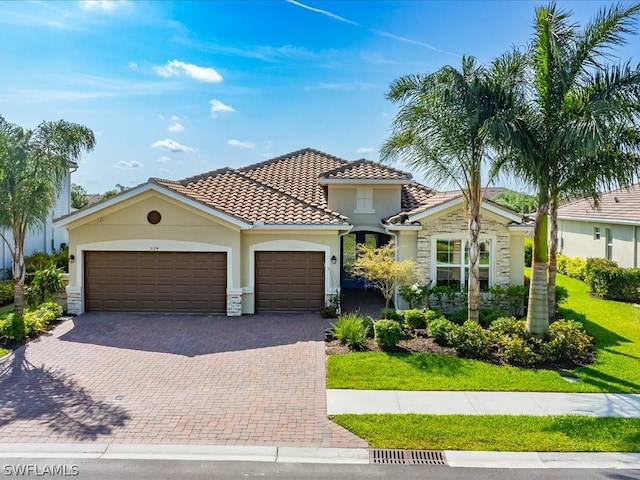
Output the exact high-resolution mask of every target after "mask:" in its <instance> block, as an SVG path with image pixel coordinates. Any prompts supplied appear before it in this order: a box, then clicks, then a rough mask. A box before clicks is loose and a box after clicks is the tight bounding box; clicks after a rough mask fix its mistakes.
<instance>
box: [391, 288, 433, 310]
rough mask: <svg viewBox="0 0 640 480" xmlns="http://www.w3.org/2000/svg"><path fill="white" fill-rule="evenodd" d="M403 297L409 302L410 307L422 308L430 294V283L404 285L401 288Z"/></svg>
mask: <svg viewBox="0 0 640 480" xmlns="http://www.w3.org/2000/svg"><path fill="white" fill-rule="evenodd" d="M398 290H399V292H400V296H401V297H402V299H403V300H404V301H405V302H407V303H408V304H409V308H412V309H413V308H422V307H423V306H425V304H426V303H427V298H428V296H429V291H430V289H429V286H428V285H418V284H417V283H414V284H413V285H402V286H401V287H400V288H399V289H398Z"/></svg>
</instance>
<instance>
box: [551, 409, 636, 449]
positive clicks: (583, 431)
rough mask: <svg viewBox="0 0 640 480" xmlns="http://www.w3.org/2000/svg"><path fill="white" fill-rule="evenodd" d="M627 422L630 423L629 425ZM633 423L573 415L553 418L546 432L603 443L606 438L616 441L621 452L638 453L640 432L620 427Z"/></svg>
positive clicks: (608, 418)
mask: <svg viewBox="0 0 640 480" xmlns="http://www.w3.org/2000/svg"><path fill="white" fill-rule="evenodd" d="M627 421H628V422H629V423H627ZM620 422H624V423H625V424H626V425H628V424H630V423H631V422H632V419H620V418H615V417H603V418H584V417H576V416H572V415H561V416H556V417H553V419H552V421H551V425H550V426H549V427H548V428H545V430H547V431H549V432H555V433H561V434H563V435H565V436H566V437H567V438H572V439H577V440H594V441H597V442H598V441H603V440H604V439H605V438H610V439H615V441H616V442H617V445H618V447H619V448H620V450H619V451H623V452H637V451H638V450H639V449H640V432H638V431H636V430H634V429H632V428H625V427H624V426H621V425H620Z"/></svg>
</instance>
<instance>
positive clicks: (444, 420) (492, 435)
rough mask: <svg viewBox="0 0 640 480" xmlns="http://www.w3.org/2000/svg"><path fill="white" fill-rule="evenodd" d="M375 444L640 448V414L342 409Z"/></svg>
mask: <svg viewBox="0 0 640 480" xmlns="http://www.w3.org/2000/svg"><path fill="white" fill-rule="evenodd" d="M332 419H333V420H334V421H335V422H336V423H337V424H338V425H341V426H342V427H344V428H346V429H347V430H349V431H351V432H353V433H354V434H356V435H358V436H359V437H362V438H364V439H365V440H366V441H367V442H369V445H370V446H371V447H374V448H406V449H417V450H486V451H502V452H529V451H532V452H640V419H638V418H611V417H607V418H594V417H586V416H576V415H562V416H548V417H538V416H510V415H417V414H405V415H390V414H389V415H336V416H334V417H332Z"/></svg>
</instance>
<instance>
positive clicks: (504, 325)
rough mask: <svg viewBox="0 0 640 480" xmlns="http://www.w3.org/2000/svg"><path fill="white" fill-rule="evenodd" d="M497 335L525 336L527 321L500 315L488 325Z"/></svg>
mask: <svg viewBox="0 0 640 480" xmlns="http://www.w3.org/2000/svg"><path fill="white" fill-rule="evenodd" d="M489 329H490V330H493V331H494V332H495V333H496V334H498V335H501V336H502V335H509V336H513V335H518V336H521V337H525V336H526V335H527V322H526V321H524V320H516V319H515V318H514V317H502V318H498V319H496V320H494V321H493V322H492V323H491V326H490V327H489Z"/></svg>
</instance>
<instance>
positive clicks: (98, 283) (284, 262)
mask: <svg viewBox="0 0 640 480" xmlns="http://www.w3.org/2000/svg"><path fill="white" fill-rule="evenodd" d="M84 275H85V278H84V285H85V310H86V311H104V312H108V311H125V312H127V311H129V312H212V313H224V312H225V311H226V290H227V255H226V253H220V252H112V251H87V252H85V254H84ZM324 291H325V254H324V252H274V251H268V252H262V251H261V252H256V253H255V299H256V311H257V312H268V311H282V312H286V311H319V310H320V309H321V308H322V307H323V305H324Z"/></svg>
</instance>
